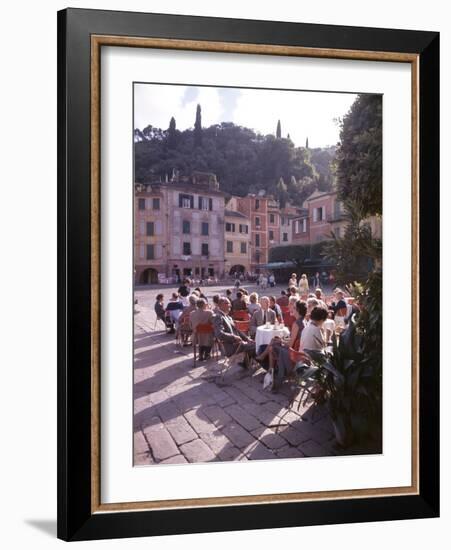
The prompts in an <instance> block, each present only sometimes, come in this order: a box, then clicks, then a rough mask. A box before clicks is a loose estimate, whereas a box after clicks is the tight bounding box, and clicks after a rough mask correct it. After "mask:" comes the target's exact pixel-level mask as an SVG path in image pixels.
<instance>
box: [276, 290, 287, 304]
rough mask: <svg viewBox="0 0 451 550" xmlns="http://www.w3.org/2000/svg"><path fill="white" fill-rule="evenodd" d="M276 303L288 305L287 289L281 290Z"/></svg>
mask: <svg viewBox="0 0 451 550" xmlns="http://www.w3.org/2000/svg"><path fill="white" fill-rule="evenodd" d="M276 303H277V304H278V305H279V306H280V307H288V296H287V293H286V291H285V290H281V291H280V296H279V297H278V298H277V300H276Z"/></svg>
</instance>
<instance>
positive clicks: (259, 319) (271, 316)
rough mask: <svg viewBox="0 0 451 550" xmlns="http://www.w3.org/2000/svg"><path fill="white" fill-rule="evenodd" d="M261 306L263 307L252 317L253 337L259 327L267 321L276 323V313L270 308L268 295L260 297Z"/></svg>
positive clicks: (251, 330) (251, 328)
mask: <svg viewBox="0 0 451 550" xmlns="http://www.w3.org/2000/svg"><path fill="white" fill-rule="evenodd" d="M260 306H261V308H260V309H258V310H257V311H255V312H254V314H253V315H252V318H251V324H250V334H251V337H252V338H253V337H254V336H255V334H256V332H257V327H260V326H261V325H264V324H266V323H271V324H272V325H274V324H275V323H276V314H275V312H274V311H273V310H272V309H270V307H269V298H268V297H267V296H262V297H261V298H260Z"/></svg>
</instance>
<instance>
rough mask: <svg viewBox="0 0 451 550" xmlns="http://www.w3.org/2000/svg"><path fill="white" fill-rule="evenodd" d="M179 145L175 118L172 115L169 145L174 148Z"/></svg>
mask: <svg viewBox="0 0 451 550" xmlns="http://www.w3.org/2000/svg"><path fill="white" fill-rule="evenodd" d="M176 145H177V130H176V125H175V118H174V117H171V120H170V122H169V130H168V147H169V148H170V149H174V147H175V146H176Z"/></svg>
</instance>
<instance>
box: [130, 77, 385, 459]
mask: <svg viewBox="0 0 451 550" xmlns="http://www.w3.org/2000/svg"><path fill="white" fill-rule="evenodd" d="M132 97H133V121H131V123H132V127H133V132H131V135H130V141H131V144H132V147H133V174H131V175H130V178H131V181H130V182H129V184H130V189H131V192H130V197H131V200H132V201H133V224H134V227H133V235H134V237H133V238H134V243H133V251H134V252H133V265H131V266H130V277H131V278H132V279H133V288H134V294H133V304H131V308H132V309H133V319H134V330H133V332H134V334H133V353H134V360H133V407H134V409H133V435H134V441H133V449H131V452H132V453H133V465H134V466H135V467H145V466H152V467H154V466H162V465H171V464H178V465H180V464H188V463H206V462H219V463H221V462H230V461H235V462H243V461H244V462H245V461H251V460H275V459H296V458H297V459H308V458H315V457H334V456H336V457H343V456H349V455H376V454H381V453H383V445H382V441H383V430H382V425H383V422H382V419H383V414H382V413H383V406H382V401H383V395H382V387H383V384H382V382H383V360H382V357H383V353H382V351H383V342H382V303H383V288H382V278H383V277H382V274H383V265H382V250H383V248H382V214H383V213H382V184H383V182H382V165H383V159H382V135H383V132H382V128H383V121H382V112H383V109H382V107H383V95H382V94H380V93H374V94H373V93H359V92H358V91H356V92H355V93H351V92H346V93H345V92H336V91H334V90H297V89H272V88H271V89H270V88H250V87H249V88H245V87H219V86H213V85H208V86H207V85H196V84H180V83H177V84H175V83H165V84H162V83H153V82H151V81H149V82H138V81H135V82H133V96H132ZM124 185H127V182H124ZM302 463H303V462H302ZM330 464H331V465H333V462H331V463H330Z"/></svg>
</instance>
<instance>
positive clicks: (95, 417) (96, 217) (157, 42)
mask: <svg viewBox="0 0 451 550" xmlns="http://www.w3.org/2000/svg"><path fill="white" fill-rule="evenodd" d="M102 46H122V47H137V48H157V49H171V50H192V51H209V52H222V53H225V52H226V53H247V54H261V55H281V56H295V57H315V58H332V59H353V60H367V61H384V62H387V61H388V62H398V63H399V62H401V63H410V65H411V70H412V86H411V89H412V116H411V123H412V140H411V141H412V143H411V150H412V195H411V200H412V203H411V207H412V251H411V253H412V270H411V274H412V389H411V398H412V480H411V485H410V486H408V487H386V488H382V489H380V488H377V489H376V488H373V489H371V488H370V489H356V490H341V491H317V492H304V493H280V494H267V495H246V496H229V497H210V498H191V499H177V500H158V501H147V502H118V503H111V504H102V503H101V500H100V50H101V47H102ZM418 136H419V56H418V55H417V54H406V53H398V52H374V51H363V50H362V51H361V50H333V49H327V48H304V47H297V46H277V45H266V44H239V43H231V42H211V41H194V40H178V39H166V38H139V37H127V36H110V35H92V36H91V513H93V514H94V513H107V512H118V511H123V512H124V511H131V510H162V509H170V508H194V507H195V508H199V507H207V506H208V507H210V506H228V505H247V504H268V503H282V502H306V501H314V500H336V499H343V498H347V499H348V498H353V499H356V498H365V497H387V496H400V495H418V494H419V418H418V416H419V391H418V390H419V325H418V322H417V320H418V316H419V294H418V292H419V217H418V216H419V139H418Z"/></svg>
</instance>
